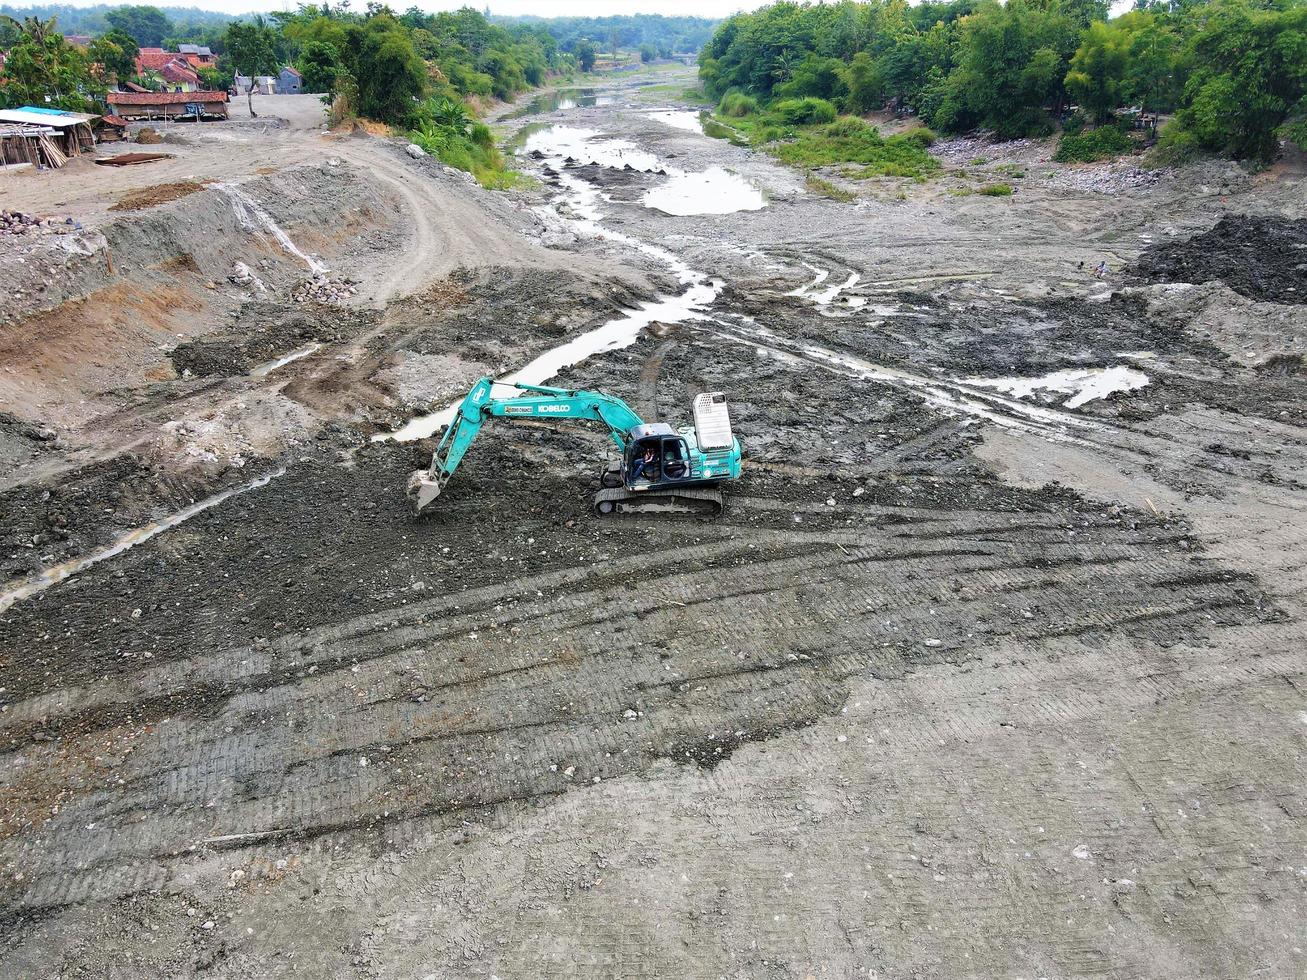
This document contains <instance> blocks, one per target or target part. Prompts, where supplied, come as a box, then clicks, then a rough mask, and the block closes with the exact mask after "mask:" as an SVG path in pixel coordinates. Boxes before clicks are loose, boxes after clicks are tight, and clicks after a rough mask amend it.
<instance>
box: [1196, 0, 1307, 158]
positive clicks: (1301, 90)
mask: <svg viewBox="0 0 1307 980" xmlns="http://www.w3.org/2000/svg"><path fill="white" fill-rule="evenodd" d="M1190 16H1193V17H1195V18H1199V19H1200V26H1199V27H1198V28H1197V30H1196V31H1195V33H1194V34H1193V35H1192V37H1191V38H1190V41H1189V45H1188V49H1187V51H1186V53H1185V58H1186V61H1187V62H1188V63H1189V64H1190V65H1191V66H1192V70H1191V72H1190V74H1189V77H1188V80H1187V81H1186V82H1185V86H1184V92H1183V96H1182V102H1183V104H1182V106H1181V107H1180V109H1179V111H1178V112H1177V113H1176V121H1177V122H1178V123H1179V125H1180V126H1181V127H1182V128H1183V129H1185V130H1187V131H1188V132H1190V133H1192V134H1193V135H1194V136H1195V137H1196V138H1197V140H1198V142H1199V143H1200V144H1201V145H1202V146H1204V147H1206V148H1207V149H1210V150H1215V151H1217V152H1220V153H1224V154H1227V155H1230V156H1233V157H1237V158H1250V159H1257V160H1263V161H1266V160H1271V159H1273V158H1274V157H1275V154H1276V152H1277V151H1278V137H1277V130H1278V129H1279V127H1280V126H1281V124H1283V123H1284V121H1285V119H1286V118H1287V117H1288V116H1289V114H1290V112H1291V111H1294V108H1295V106H1297V105H1298V103H1299V102H1300V100H1302V99H1303V98H1304V95H1305V93H1307V5H1303V4H1297V5H1294V6H1289V7H1286V8H1284V9H1282V10H1276V9H1270V10H1266V9H1261V8H1260V7H1255V6H1253V5H1252V4H1251V3H1248V2H1245V0H1217V2H1214V3H1211V4H1209V5H1208V6H1207V7H1205V8H1204V9H1203V10H1202V11H1201V13H1200V12H1198V11H1194V12H1192V13H1191V14H1190Z"/></svg>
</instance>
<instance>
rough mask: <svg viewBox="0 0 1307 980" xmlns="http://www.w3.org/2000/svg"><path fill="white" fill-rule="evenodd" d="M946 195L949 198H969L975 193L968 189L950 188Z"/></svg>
mask: <svg viewBox="0 0 1307 980" xmlns="http://www.w3.org/2000/svg"><path fill="white" fill-rule="evenodd" d="M948 193H949V196H950V197H970V196H971V195H972V194H974V193H976V192H975V191H973V190H972V189H971V188H970V187H950V188H949V189H948Z"/></svg>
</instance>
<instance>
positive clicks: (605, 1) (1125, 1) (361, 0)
mask: <svg viewBox="0 0 1307 980" xmlns="http://www.w3.org/2000/svg"><path fill="white" fill-rule="evenodd" d="M8 2H9V3H12V4H14V5H15V6H19V7H21V6H24V5H25V2H26V0H8ZM63 2H65V3H69V4H71V5H72V6H74V7H91V6H94V5H95V4H96V3H101V2H105V0H63ZM108 2H110V3H112V2H114V0H108ZM122 2H124V3H126V2H129V0H122ZM139 2H143V3H148V2H151V0H139ZM154 2H159V0H154ZM167 2H168V5H169V6H174V5H175V6H178V7H189V6H194V7H199V8H200V9H201V10H217V11H220V12H222V13H225V14H247V13H253V12H255V11H265V12H266V11H269V10H294V9H295V8H296V7H297V6H298V3H296V2H295V0H167ZM766 2H768V0H544V2H541V0H491V2H490V12H491V13H493V14H509V15H520V14H534V15H536V16H538V17H570V16H585V17H604V16H608V15H612V14H667V15H669V16H695V17H729V16H730V15H731V14H733V13H736V12H737V11H740V10H756V9H757V8H758V7H761V6H763V4H764V3H766ZM389 3H390V6H391V7H392V8H393V9H394V10H397V11H404V10H407V9H408V8H409V7H411V6H417V7H419V8H421V9H422V10H426V11H436V10H457V9H458V8H459V7H467V6H471V7H476V8H477V9H478V10H484V9H485V6H486V0H389ZM366 4H367V0H354V2H353V7H354V9H355V10H359V11H361V10H363V8H364V7H365V6H366ZM1130 6H1131V0H1115V2H1114V3H1113V9H1112V13H1113V14H1119V13H1121V12H1122V11H1123V10H1126V9H1129V7H1130Z"/></svg>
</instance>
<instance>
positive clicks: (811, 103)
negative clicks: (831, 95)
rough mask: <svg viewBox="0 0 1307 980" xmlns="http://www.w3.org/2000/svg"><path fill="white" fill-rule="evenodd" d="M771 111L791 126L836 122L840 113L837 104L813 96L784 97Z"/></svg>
mask: <svg viewBox="0 0 1307 980" xmlns="http://www.w3.org/2000/svg"><path fill="white" fill-rule="evenodd" d="M771 111H772V112H774V113H775V114H776V115H777V116H779V117H780V118H781V119H782V120H784V121H785V122H787V123H789V124H790V125H791V126H800V125H803V124H805V123H828V122H834V121H835V117H836V115H838V113H837V112H836V111H835V106H834V105H832V104H831V103H830V102H827V101H826V100H825V99H818V98H814V97H812V96H809V97H807V98H803V99H782V100H781V101H780V102H777V103H776V104H775V105H773V106H772V107H771Z"/></svg>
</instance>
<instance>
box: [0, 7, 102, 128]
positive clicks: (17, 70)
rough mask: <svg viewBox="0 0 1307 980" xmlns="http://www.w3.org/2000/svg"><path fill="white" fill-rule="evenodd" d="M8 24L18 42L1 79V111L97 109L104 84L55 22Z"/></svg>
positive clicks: (37, 20)
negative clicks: (44, 107) (31, 107)
mask: <svg viewBox="0 0 1307 980" xmlns="http://www.w3.org/2000/svg"><path fill="white" fill-rule="evenodd" d="M5 23H7V24H8V25H9V27H10V30H12V31H14V32H15V33H14V36H15V37H16V38H17V40H16V41H14V42H13V43H12V44H11V46H10V48H9V50H8V52H7V60H6V61H5V67H4V75H3V77H0V108H3V109H14V108H17V107H19V106H24V105H37V106H39V105H46V104H48V105H50V106H51V107H52V108H59V109H70V110H72V111H74V112H86V111H89V110H91V109H94V108H95V102H96V100H97V99H98V98H100V97H101V96H103V94H104V90H105V87H104V84H103V83H102V82H100V81H99V80H98V79H96V78H95V76H93V75H92V74H91V70H90V62H88V61H87V58H86V55H85V54H84V53H83V52H82V51H81V50H80V49H78V48H76V47H74V46H73V45H71V44H69V43H68V42H67V41H65V40H64V37H63V35H62V34H60V33H59V31H58V30H57V28H56V26H55V21H54V20H53V19H52V20H48V21H43V20H41V19H40V18H38V17H27V18H25V19H24V20H23V21H22V22H21V23H19V22H16V21H12V20H10V21H5ZM47 99H48V100H49V101H48V103H47V101H46V100H47Z"/></svg>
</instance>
